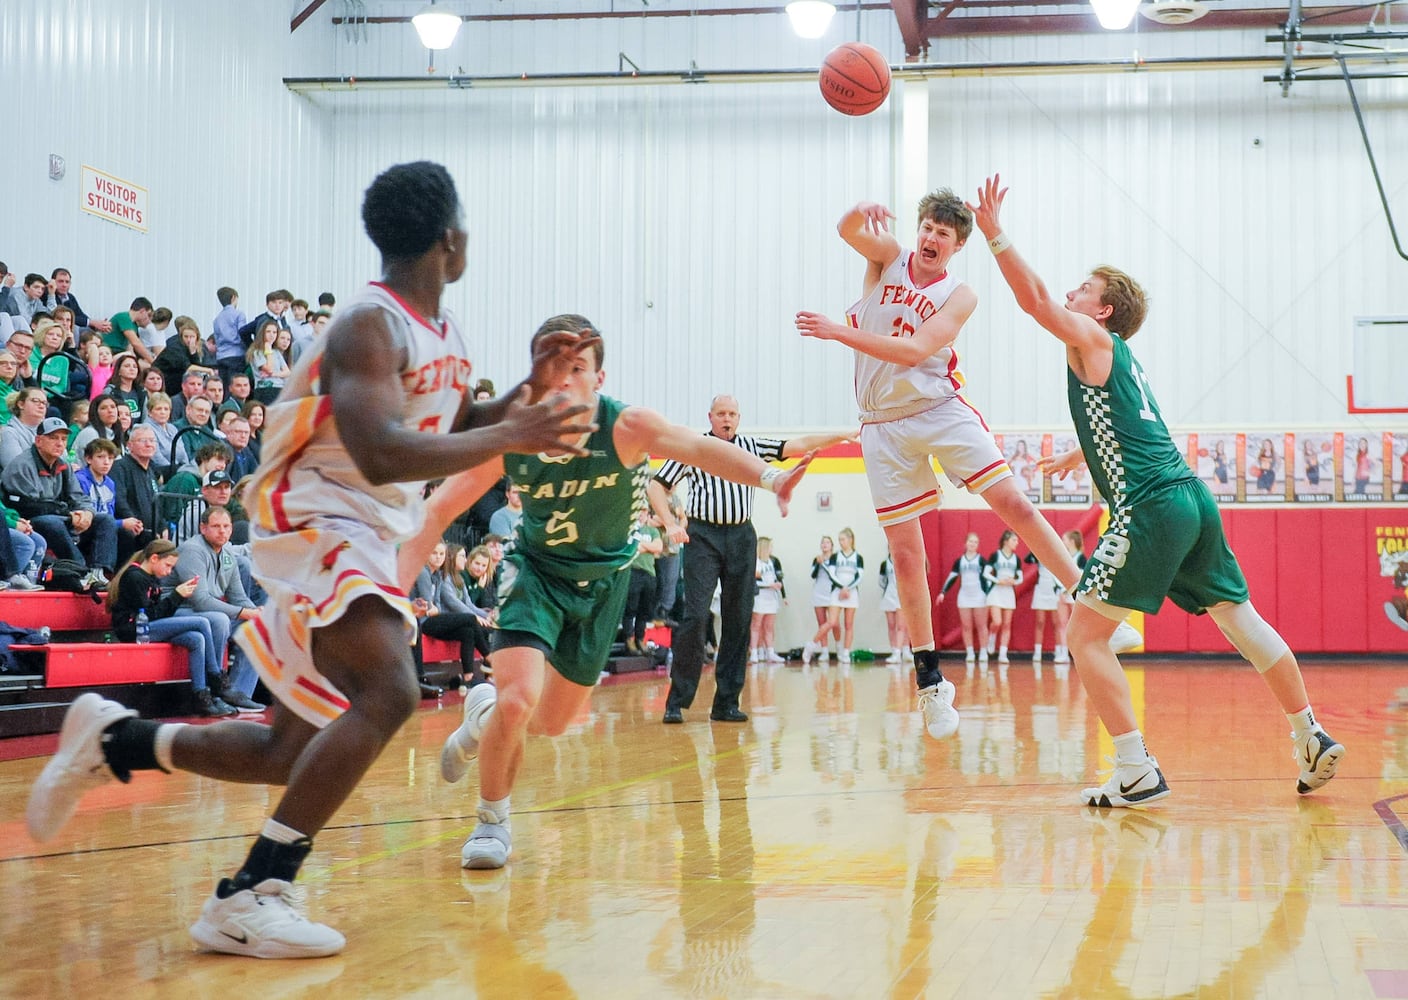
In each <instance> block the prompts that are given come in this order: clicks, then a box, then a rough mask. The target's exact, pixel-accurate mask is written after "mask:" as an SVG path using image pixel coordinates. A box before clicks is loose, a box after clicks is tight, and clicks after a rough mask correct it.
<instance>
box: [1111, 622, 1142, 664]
mask: <svg viewBox="0 0 1408 1000" xmlns="http://www.w3.org/2000/svg"><path fill="white" fill-rule="evenodd" d="M1142 645H1144V637H1143V636H1142V635H1140V634H1139V630H1138V629H1137V628H1135V627H1134V626H1133V625H1131V624H1130V623H1129V622H1120V623H1119V624H1118V625H1117V626H1115V634H1114V635H1112V636H1110V652H1112V653H1114V654H1115V655H1116V656H1119V655H1120V654H1121V653H1128V652H1129V651H1130V650H1131V649H1138V648H1139V647H1140V646H1142Z"/></svg>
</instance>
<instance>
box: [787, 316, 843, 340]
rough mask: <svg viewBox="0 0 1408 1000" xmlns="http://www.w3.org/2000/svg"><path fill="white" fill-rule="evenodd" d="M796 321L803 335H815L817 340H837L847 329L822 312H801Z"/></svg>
mask: <svg viewBox="0 0 1408 1000" xmlns="http://www.w3.org/2000/svg"><path fill="white" fill-rule="evenodd" d="M795 322H796V324H797V329H798V330H799V331H801V334H802V336H803V337H814V338H816V339H817V340H837V339H839V336H840V334H842V333H844V332H845V331H846V327H845V326H843V325H842V324H840V323H837V322H836V321H835V320H832V319H829V318H828V317H826V316H823V315H822V314H821V313H814V312H806V311H803V312H799V313H798V314H797V318H796V320H795Z"/></svg>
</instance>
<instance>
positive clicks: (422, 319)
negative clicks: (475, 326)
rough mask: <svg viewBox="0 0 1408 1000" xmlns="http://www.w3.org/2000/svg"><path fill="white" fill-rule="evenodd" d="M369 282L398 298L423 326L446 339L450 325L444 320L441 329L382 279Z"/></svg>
mask: <svg viewBox="0 0 1408 1000" xmlns="http://www.w3.org/2000/svg"><path fill="white" fill-rule="evenodd" d="M368 284H371V285H375V286H376V287H377V288H380V289H381V290H382V291H383V292H385V293H386V294H387V295H390V296H391V297H392V298H393V299H395V300H396V304H397V305H399V306H400V307H401V308H402V309H404V310H406V312H408V313H410V314H411V318H412V319H414V320H415V321H416V322H417V323H419V324H420V325H421V326H423V327H425V328H426V329H427V330H429V331H430V332H431V333H433V334H435V336H437V337H439V338H440V339H441V340H444V339H445V337H446V336H447V335H448V334H449V325H448V324H447V323H446V322H445V321H444V320H441V321H440V327H439V329H437V328H436V327H435V325H434V324H433V323H431V322H430V320H428V319H426V318H425V317H424V316H422V315H421V314H420V311H419V310H418V309H416V307H415V306H413V305H411V304H410V303H409V302H407V301H406V300H405V299H403V298H401V296H399V295H397V294H396V292H395V291H394V290H393V289H391V288H389V287H388V286H386V285H385V284H383V283H382V282H380V281H372V282H368Z"/></svg>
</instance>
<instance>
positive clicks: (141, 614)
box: [137, 609, 152, 642]
mask: <svg viewBox="0 0 1408 1000" xmlns="http://www.w3.org/2000/svg"><path fill="white" fill-rule="evenodd" d="M147 622H148V619H147V612H146V610H145V609H143V610H141V611H138V612H137V641H138V642H151V641H152V637H151V631H150V629H148V627H147Z"/></svg>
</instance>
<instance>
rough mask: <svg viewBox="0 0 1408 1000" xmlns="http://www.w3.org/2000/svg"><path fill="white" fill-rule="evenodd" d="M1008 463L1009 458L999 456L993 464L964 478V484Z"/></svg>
mask: <svg viewBox="0 0 1408 1000" xmlns="http://www.w3.org/2000/svg"><path fill="white" fill-rule="evenodd" d="M974 412H977V411H974ZM1006 464H1007V459H1005V458H999V459H998V460H997V461H996V462H993V463H992V464H991V465H989V466H988V467H987V468H985V469H979V470H978V471H977V472H975V473H974V474H973V475H971V476H969V477H968V478H967V479H965V480H963V485H964V486H967V485H969V484H970V483H972V482H974V481H975V480H978V479H982V478H983V477H984V476H986V475H987V474H988V473H989V472H991V471H992V470H993V469H996V468H997V467H998V466H999V465H1006Z"/></svg>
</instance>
